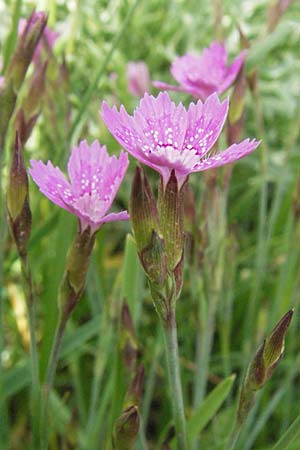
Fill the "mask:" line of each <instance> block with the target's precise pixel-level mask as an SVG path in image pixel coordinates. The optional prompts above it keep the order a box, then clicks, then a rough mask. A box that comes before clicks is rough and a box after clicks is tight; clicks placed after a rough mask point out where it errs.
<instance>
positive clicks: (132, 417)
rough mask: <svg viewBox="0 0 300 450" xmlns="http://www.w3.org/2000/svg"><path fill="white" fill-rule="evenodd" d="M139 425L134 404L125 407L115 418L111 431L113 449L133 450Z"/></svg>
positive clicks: (138, 416) (137, 412) (136, 408)
mask: <svg viewBox="0 0 300 450" xmlns="http://www.w3.org/2000/svg"><path fill="white" fill-rule="evenodd" d="M139 426H140V415H139V410H138V407H137V406H136V405H132V406H129V407H128V408H126V409H125V410H124V411H123V412H122V414H121V415H120V417H119V418H118V419H117V420H116V422H115V426H114V433H113V446H114V450H133V449H134V445H135V440H136V436H137V434H138V431H139Z"/></svg>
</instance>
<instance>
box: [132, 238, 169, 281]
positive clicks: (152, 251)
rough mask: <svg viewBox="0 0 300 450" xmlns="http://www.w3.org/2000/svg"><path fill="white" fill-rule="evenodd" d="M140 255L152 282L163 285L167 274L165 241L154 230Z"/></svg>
mask: <svg viewBox="0 0 300 450" xmlns="http://www.w3.org/2000/svg"><path fill="white" fill-rule="evenodd" d="M139 256H140V260H141V263H142V266H143V267H144V269H145V272H146V274H147V276H148V278H149V281H150V283H154V284H155V285H157V287H162V286H163V285H164V283H165V280H166V276H167V259H166V251H165V242H164V240H163V239H162V238H161V237H160V236H159V235H158V234H157V233H156V232H155V231H154V230H153V231H152V234H151V239H150V241H149V244H148V245H147V246H146V247H144V248H143V250H142V251H141V252H140V255H139Z"/></svg>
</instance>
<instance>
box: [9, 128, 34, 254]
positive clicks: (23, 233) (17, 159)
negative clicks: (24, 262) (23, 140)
mask: <svg viewBox="0 0 300 450" xmlns="http://www.w3.org/2000/svg"><path fill="white" fill-rule="evenodd" d="M7 212H8V221H9V225H10V230H11V233H12V236H13V238H14V241H15V243H16V245H17V248H18V252H19V254H20V256H25V255H26V254H27V244H28V240H29V237H30V233H31V211H30V208H29V195H28V177H27V172H26V168H25V164H24V159H23V153H22V147H21V144H20V140H19V136H18V134H17V135H16V140H15V146H14V151H13V155H12V163H11V167H10V173H9V178H8V186H7Z"/></svg>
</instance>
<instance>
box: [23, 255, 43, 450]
mask: <svg viewBox="0 0 300 450" xmlns="http://www.w3.org/2000/svg"><path fill="white" fill-rule="evenodd" d="M21 269H22V275H23V284H24V291H25V298H26V308H27V318H28V327H29V335H30V366H31V402H32V435H33V438H32V439H33V448H36V449H39V448H40V426H39V413H40V374H39V359H38V348H37V341H36V313H35V303H36V302H35V298H34V291H33V286H32V277H31V271H30V267H29V262H28V258H27V256H23V257H21Z"/></svg>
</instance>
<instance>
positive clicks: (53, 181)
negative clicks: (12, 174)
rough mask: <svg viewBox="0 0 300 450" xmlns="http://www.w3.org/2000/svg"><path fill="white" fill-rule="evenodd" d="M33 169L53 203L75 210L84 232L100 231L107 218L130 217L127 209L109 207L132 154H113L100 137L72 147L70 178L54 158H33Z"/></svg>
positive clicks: (115, 219) (40, 186)
mask: <svg viewBox="0 0 300 450" xmlns="http://www.w3.org/2000/svg"><path fill="white" fill-rule="evenodd" d="M30 163H31V168H30V169H29V173H30V175H31V176H32V178H33V180H34V181H35V183H36V184H37V185H38V187H39V189H40V191H41V192H42V193H43V194H44V195H46V197H48V198H49V199H50V200H51V201H52V202H53V203H55V204H56V205H58V206H60V207H61V208H64V209H66V210H67V211H69V212H71V213H72V214H75V215H76V216H77V217H78V219H79V222H80V228H81V232H83V231H84V230H86V229H87V228H88V227H90V229H91V232H92V233H94V232H95V231H97V230H98V229H99V228H100V226H101V225H102V224H103V223H105V222H113V221H118V220H128V218H129V216H128V213H127V211H122V212H120V213H109V214H107V211H108V210H109V208H110V207H111V204H112V202H113V200H114V198H115V196H116V193H117V191H118V189H119V187H120V184H121V182H122V180H123V178H124V175H125V173H126V170H127V167H128V156H127V154H126V153H124V152H121V154H120V157H119V159H118V158H117V157H116V156H109V154H108V153H107V150H106V147H105V146H100V144H99V142H98V141H95V142H93V144H92V145H90V146H89V145H88V143H87V142H86V141H81V142H80V144H79V146H78V147H74V148H73V149H72V153H71V156H70V159H69V162H68V175H69V178H70V181H68V180H67V178H66V177H65V175H64V174H63V173H62V172H61V171H60V169H59V168H58V167H54V166H53V165H52V163H51V162H50V161H48V163H47V164H44V163H43V162H42V161H35V160H31V161H30Z"/></svg>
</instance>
